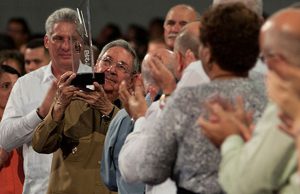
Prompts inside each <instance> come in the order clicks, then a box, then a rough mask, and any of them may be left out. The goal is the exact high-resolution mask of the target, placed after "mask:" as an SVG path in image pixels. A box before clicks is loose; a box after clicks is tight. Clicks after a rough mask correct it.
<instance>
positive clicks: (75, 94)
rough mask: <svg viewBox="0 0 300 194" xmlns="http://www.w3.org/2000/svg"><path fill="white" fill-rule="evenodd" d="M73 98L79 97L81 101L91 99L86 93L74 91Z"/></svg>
mask: <svg viewBox="0 0 300 194" xmlns="http://www.w3.org/2000/svg"><path fill="white" fill-rule="evenodd" d="M73 96H77V97H80V98H82V99H90V98H91V95H90V94H89V93H88V92H84V91H82V90H79V91H74V94H73Z"/></svg>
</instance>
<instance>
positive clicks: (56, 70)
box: [51, 65, 72, 79]
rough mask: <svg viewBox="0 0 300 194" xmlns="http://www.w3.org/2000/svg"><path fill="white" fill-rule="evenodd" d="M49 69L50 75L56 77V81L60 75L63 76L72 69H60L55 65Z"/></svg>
mask: <svg viewBox="0 0 300 194" xmlns="http://www.w3.org/2000/svg"><path fill="white" fill-rule="evenodd" d="M51 69H52V73H53V75H54V76H55V77H56V79H59V78H60V76H61V75H62V74H64V73H65V72H67V71H72V69H70V68H60V67H58V66H57V65H52V67H51Z"/></svg>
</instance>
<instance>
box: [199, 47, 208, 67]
mask: <svg viewBox="0 0 300 194" xmlns="http://www.w3.org/2000/svg"><path fill="white" fill-rule="evenodd" d="M199 54H200V55H199V56H200V59H201V61H202V62H203V63H205V64H208V63H210V62H211V52H210V49H209V47H206V46H201V48H200V49H199Z"/></svg>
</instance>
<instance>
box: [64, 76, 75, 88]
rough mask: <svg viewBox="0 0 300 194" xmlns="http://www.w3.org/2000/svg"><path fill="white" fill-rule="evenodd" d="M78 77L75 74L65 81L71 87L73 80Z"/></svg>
mask: <svg viewBox="0 0 300 194" xmlns="http://www.w3.org/2000/svg"><path fill="white" fill-rule="evenodd" d="M75 77H76V74H75V73H72V74H71V75H70V76H69V77H68V78H67V79H66V81H65V85H67V86H69V85H70V84H71V82H72V80H73V79H74V78H75Z"/></svg>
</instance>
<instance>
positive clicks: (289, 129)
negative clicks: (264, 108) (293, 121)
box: [278, 124, 294, 137]
mask: <svg viewBox="0 0 300 194" xmlns="http://www.w3.org/2000/svg"><path fill="white" fill-rule="evenodd" d="M278 128H279V129H280V130H282V131H283V132H285V133H286V134H288V135H290V136H292V137H294V132H293V130H291V128H289V127H287V126H286V125H284V124H279V126H278Z"/></svg>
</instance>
